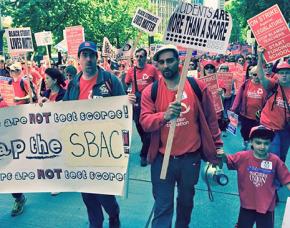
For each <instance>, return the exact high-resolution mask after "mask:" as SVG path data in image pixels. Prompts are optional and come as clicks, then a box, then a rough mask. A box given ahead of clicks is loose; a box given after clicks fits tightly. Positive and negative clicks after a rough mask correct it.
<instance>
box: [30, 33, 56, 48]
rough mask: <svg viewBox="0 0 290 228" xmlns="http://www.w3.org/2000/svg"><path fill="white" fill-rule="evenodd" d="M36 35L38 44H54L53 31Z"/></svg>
mask: <svg viewBox="0 0 290 228" xmlns="http://www.w3.org/2000/svg"><path fill="white" fill-rule="evenodd" d="M34 37H35V41H36V45H37V46H47V45H52V44H53V41H52V33H51V31H44V32H38V33H34Z"/></svg>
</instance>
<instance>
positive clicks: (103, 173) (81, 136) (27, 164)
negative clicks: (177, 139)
mask: <svg viewBox="0 0 290 228" xmlns="http://www.w3.org/2000/svg"><path fill="white" fill-rule="evenodd" d="M0 134H1V139H0V181H1V188H0V192H2V193H10V192H50V191H60V192H66V191H73V192H74V191H76V192H92V193H101V194H111V195H121V194H122V193H123V187H124V180H125V176H126V170H127V165H128V159H129V151H130V141H131V139H130V138H131V135H132V105H131V104H130V103H129V101H128V98H127V97H126V96H118V97H110V98H104V99H92V100H80V101H66V102H49V103H45V104H44V105H43V107H40V106H38V105H20V106H14V107H9V108H6V109H5V110H0ZM15 186H17V188H16V187H15Z"/></svg>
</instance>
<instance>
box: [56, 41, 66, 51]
mask: <svg viewBox="0 0 290 228" xmlns="http://www.w3.org/2000/svg"><path fill="white" fill-rule="evenodd" d="M54 48H55V49H57V50H58V51H62V52H67V46H66V40H62V41H60V42H59V43H58V44H56V45H55V46H54Z"/></svg>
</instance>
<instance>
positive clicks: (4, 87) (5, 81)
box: [0, 76, 15, 106]
mask: <svg viewBox="0 0 290 228" xmlns="http://www.w3.org/2000/svg"><path fill="white" fill-rule="evenodd" d="M11 80H12V79H11V78H9V77H2V76H0V94H1V95H2V97H3V100H4V101H5V102H6V103H7V104H8V105H9V106H11V105H15V103H14V97H15V95H14V88H13V86H12V85H11Z"/></svg>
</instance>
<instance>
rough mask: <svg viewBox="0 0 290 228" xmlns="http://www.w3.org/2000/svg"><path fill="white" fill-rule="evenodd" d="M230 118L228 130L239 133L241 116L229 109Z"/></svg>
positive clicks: (234, 133) (235, 133)
mask: <svg viewBox="0 0 290 228" xmlns="http://www.w3.org/2000/svg"><path fill="white" fill-rule="evenodd" d="M227 113H228V118H229V120H230V123H229V125H228V126H227V131H228V132H230V133H232V134H233V135H237V130H238V123H239V116H238V115H237V114H235V113H234V112H231V111H229V110H228V111H227Z"/></svg>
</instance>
